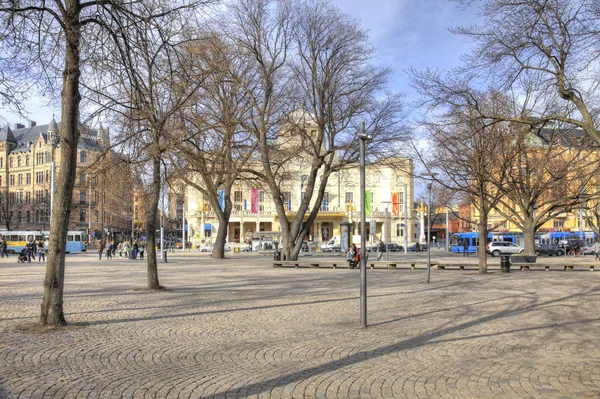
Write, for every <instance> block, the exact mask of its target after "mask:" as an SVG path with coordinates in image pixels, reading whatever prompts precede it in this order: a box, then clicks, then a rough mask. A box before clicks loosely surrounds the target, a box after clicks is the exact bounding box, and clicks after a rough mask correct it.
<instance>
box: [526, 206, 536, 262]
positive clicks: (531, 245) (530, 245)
mask: <svg viewBox="0 0 600 399" xmlns="http://www.w3.org/2000/svg"><path fill="white" fill-rule="evenodd" d="M534 226H535V224H534V222H533V220H532V218H531V217H528V216H527V215H525V217H524V226H523V236H524V240H525V242H524V248H525V249H524V250H523V252H524V253H526V254H534V253H535V231H534V230H535V229H534Z"/></svg>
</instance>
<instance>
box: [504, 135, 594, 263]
mask: <svg viewBox="0 0 600 399" xmlns="http://www.w3.org/2000/svg"><path fill="white" fill-rule="evenodd" d="M508 133H509V134H507V143H506V145H505V146H504V147H503V149H504V151H505V152H503V153H499V154H498V158H499V159H500V160H501V161H500V162H501V163H502V164H504V165H506V166H507V167H509V168H510V171H511V172H510V173H507V174H506V176H505V177H504V180H503V181H501V182H497V183H498V184H497V185H496V188H497V190H498V191H499V192H501V193H502V194H503V195H502V197H501V199H500V200H499V201H498V206H497V207H496V209H497V211H498V212H499V213H500V214H501V215H504V216H505V217H506V220H507V221H508V222H510V223H513V224H514V225H515V226H516V227H517V228H519V229H520V230H521V231H523V233H524V238H525V242H524V244H525V245H524V246H525V253H534V252H535V245H534V239H535V233H536V231H537V230H538V228H540V227H541V226H542V225H544V224H545V223H546V222H548V221H551V220H553V219H554V218H555V217H556V216H557V215H559V214H562V213H565V212H569V211H571V209H573V207H576V206H579V203H580V202H581V196H582V194H583V193H585V192H586V187H587V186H588V185H589V184H590V183H592V182H593V181H594V178H595V176H597V174H598V171H599V169H598V167H599V164H598V160H597V159H596V158H597V157H595V156H594V153H595V152H597V146H595V145H593V144H594V143H593V142H592V140H591V139H589V137H587V136H583V137H582V134H583V132H582V131H581V130H579V131H577V130H575V129H560V128H558V126H552V127H541V128H540V131H532V130H531V129H530V128H529V126H527V125H520V124H511V125H510V128H509V132H508ZM578 133H580V134H578ZM494 177H495V176H492V179H494Z"/></svg>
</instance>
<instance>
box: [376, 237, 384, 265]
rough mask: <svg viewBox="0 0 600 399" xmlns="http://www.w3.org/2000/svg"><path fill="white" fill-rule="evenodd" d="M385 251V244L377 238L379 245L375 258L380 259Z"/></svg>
mask: <svg viewBox="0 0 600 399" xmlns="http://www.w3.org/2000/svg"><path fill="white" fill-rule="evenodd" d="M384 252H385V244H384V243H383V241H381V240H379V245H378V246H377V260H378V261H380V260H381V258H382V257H383V253H384Z"/></svg>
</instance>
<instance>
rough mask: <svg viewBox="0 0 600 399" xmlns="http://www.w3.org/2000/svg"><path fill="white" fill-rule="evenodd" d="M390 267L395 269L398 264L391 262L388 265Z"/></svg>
mask: <svg viewBox="0 0 600 399" xmlns="http://www.w3.org/2000/svg"><path fill="white" fill-rule="evenodd" d="M387 267H388V269H395V268H396V264H395V263H389V264H388V265H387Z"/></svg>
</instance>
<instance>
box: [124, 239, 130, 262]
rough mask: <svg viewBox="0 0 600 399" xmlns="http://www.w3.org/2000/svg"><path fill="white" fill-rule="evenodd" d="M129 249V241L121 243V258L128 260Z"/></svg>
mask: <svg viewBox="0 0 600 399" xmlns="http://www.w3.org/2000/svg"><path fill="white" fill-rule="evenodd" d="M130 250H131V247H130V246H129V240H126V241H124V242H123V257H125V258H129V251H130Z"/></svg>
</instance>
